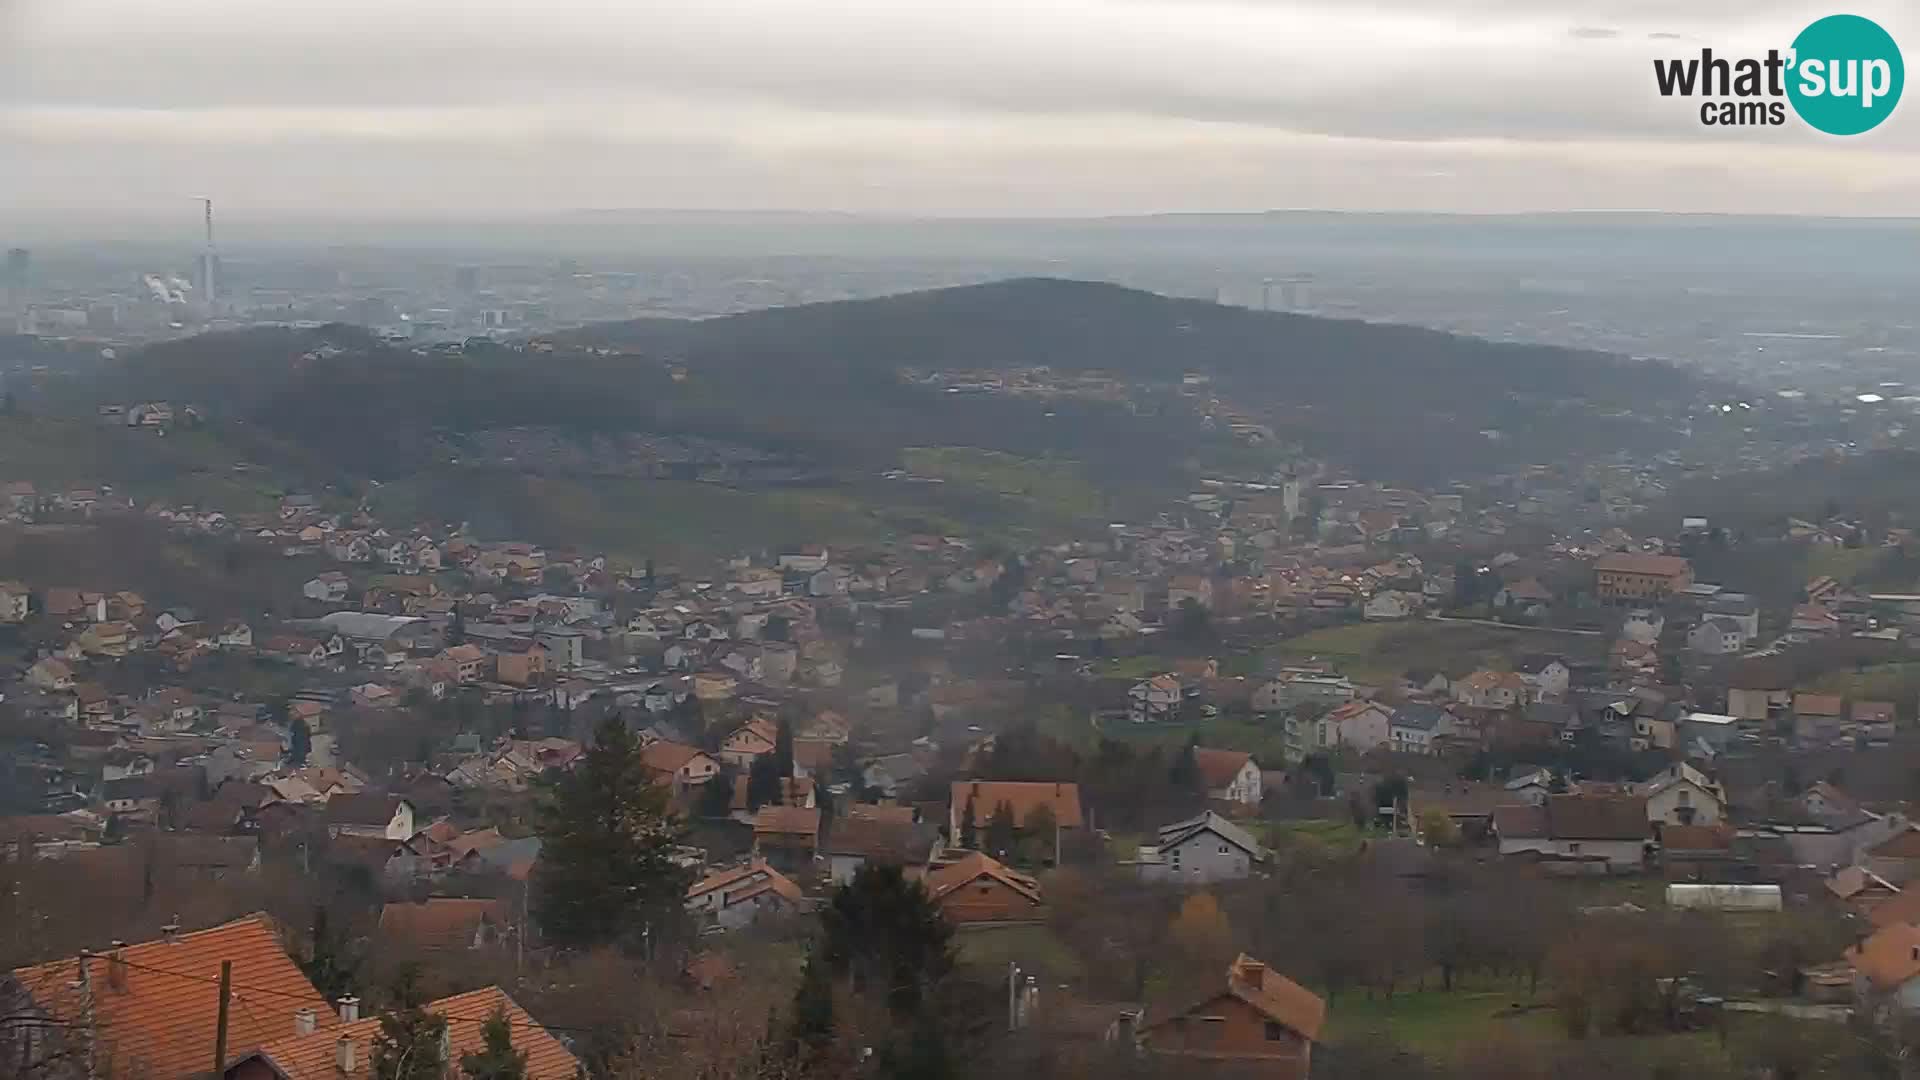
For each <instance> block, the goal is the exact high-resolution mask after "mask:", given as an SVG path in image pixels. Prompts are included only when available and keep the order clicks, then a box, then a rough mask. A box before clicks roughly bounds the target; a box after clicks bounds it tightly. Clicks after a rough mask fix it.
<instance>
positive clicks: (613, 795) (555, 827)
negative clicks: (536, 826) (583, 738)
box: [533, 716, 686, 948]
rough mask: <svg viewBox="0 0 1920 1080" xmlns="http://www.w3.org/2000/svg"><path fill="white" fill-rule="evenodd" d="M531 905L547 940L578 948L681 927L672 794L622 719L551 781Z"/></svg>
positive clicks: (681, 876) (681, 875) (681, 883)
mask: <svg viewBox="0 0 1920 1080" xmlns="http://www.w3.org/2000/svg"><path fill="white" fill-rule="evenodd" d="M545 784H546V785H547V790H546V793H545V795H546V797H545V800H544V805H543V806H542V808H541V822H540V836H541V838H542V840H543V842H544V843H543V847H542V848H541V852H540V862H539V865H538V868H537V869H536V870H535V874H534V881H533V888H534V908H535V914H536V917H537V918H538V919H539V922H540V925H541V928H542V929H543V930H544V931H545V932H546V934H547V939H548V940H549V941H551V942H552V943H553V944H555V945H557V946H560V947H562V948H579V947H584V946H590V945H595V944H602V943H609V942H616V941H622V940H625V941H626V942H627V943H629V944H631V943H633V941H634V939H635V938H636V937H639V936H641V935H644V934H647V933H649V932H650V933H651V934H653V935H655V936H661V935H664V934H665V933H667V932H668V931H670V930H678V929H679V928H680V927H681V925H682V922H683V920H684V918H685V912H684V909H683V908H682V900H683V898H684V895H685V891H686V873H685V871H683V870H682V869H681V868H680V867H679V866H677V865H675V863H674V862H673V861H672V860H671V858H670V856H671V854H672V850H673V846H674V842H675V840H676V839H677V835H676V833H675V831H674V829H673V827H672V825H671V823H670V821H669V819H668V817H667V801H666V792H665V789H663V788H661V787H660V786H659V785H657V784H654V783H652V782H651V778H650V777H649V775H648V770H647V768H646V766H645V764H644V763H643V762H642V760H641V757H640V748H639V746H638V745H636V744H635V743H634V741H633V736H632V734H631V733H629V732H628V731H627V725H626V724H625V722H624V721H622V720H621V719H620V718H619V717H618V716H609V717H607V718H606V719H605V720H603V721H601V724H600V727H599V729H598V730H597V731H596V733H595V738H594V745H593V748H592V749H590V750H588V751H587V752H586V754H585V755H584V756H583V758H582V759H581V761H580V764H579V766H578V767H577V768H575V769H574V770H573V771H572V772H571V773H567V774H565V775H563V776H561V777H559V778H557V779H553V780H548V781H545Z"/></svg>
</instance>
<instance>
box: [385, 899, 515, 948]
mask: <svg viewBox="0 0 1920 1080" xmlns="http://www.w3.org/2000/svg"><path fill="white" fill-rule="evenodd" d="M510 911H511V905H509V904H508V902H507V901H505V900H469V899H465V898H460V897H452V896H434V897H429V898H427V899H425V900H422V901H420V902H418V903H412V902H401V903H395V904H388V905H387V906H385V907H383V908H381V909H380V933H381V934H382V935H383V936H385V937H387V938H389V939H391V940H394V941H399V942H404V943H406V944H408V945H413V946H416V947H419V948H423V949H428V950H440V949H464V948H467V947H468V946H470V945H471V944H472V943H473V939H474V936H475V935H476V934H477V933H478V932H479V930H480V928H481V927H482V926H491V927H493V928H495V929H503V928H505V927H506V925H507V923H508V918H509V912H510Z"/></svg>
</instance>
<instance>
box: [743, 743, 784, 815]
mask: <svg viewBox="0 0 1920 1080" xmlns="http://www.w3.org/2000/svg"><path fill="white" fill-rule="evenodd" d="M782 794H783V792H782V785H781V783H780V773H779V771H778V766H776V765H775V764H774V761H773V755H772V754H761V755H760V756H759V757H756V758H754V759H753V764H752V765H749V766H747V813H749V814H751V813H753V812H755V811H757V810H759V809H760V808H761V807H763V806H771V805H774V804H776V803H779V802H780V801H781V795H782Z"/></svg>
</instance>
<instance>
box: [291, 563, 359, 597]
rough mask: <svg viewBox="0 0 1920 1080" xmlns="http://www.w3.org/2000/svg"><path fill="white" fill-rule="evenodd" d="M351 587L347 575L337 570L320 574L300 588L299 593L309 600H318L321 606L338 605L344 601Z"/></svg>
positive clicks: (351, 584)
mask: <svg viewBox="0 0 1920 1080" xmlns="http://www.w3.org/2000/svg"><path fill="white" fill-rule="evenodd" d="M352 587H353V583H352V581H350V580H349V579H348V578H347V575H346V574H344V573H341V572H340V571H338V570H328V571H326V572H324V573H321V574H319V575H317V576H315V577H313V578H312V579H310V580H308V582H307V583H306V584H305V585H303V586H301V587H300V593H301V595H302V596H305V597H306V598H307V599H309V600H318V601H320V602H321V603H323V604H338V603H341V602H343V601H345V600H346V598H347V592H348V591H349V590H350V589H351V588H352Z"/></svg>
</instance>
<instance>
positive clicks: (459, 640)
mask: <svg viewBox="0 0 1920 1080" xmlns="http://www.w3.org/2000/svg"><path fill="white" fill-rule="evenodd" d="M466 643H467V617H466V616H465V615H462V614H460V605H458V604H455V605H454V606H453V619H452V620H451V621H450V622H448V623H447V648H449V649H451V648H453V647H454V646H455V645H464V644H466Z"/></svg>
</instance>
